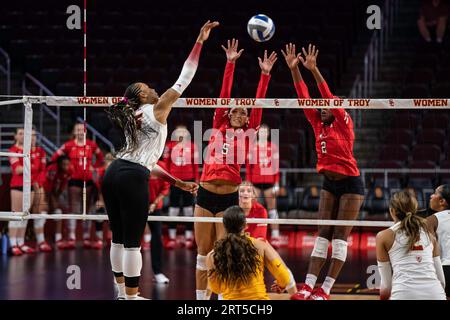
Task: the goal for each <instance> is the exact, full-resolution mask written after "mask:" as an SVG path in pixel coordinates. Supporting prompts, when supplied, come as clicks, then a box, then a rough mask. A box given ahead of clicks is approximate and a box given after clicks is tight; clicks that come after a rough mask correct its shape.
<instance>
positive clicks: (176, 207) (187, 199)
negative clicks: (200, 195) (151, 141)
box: [164, 125, 199, 249]
mask: <svg viewBox="0 0 450 320" xmlns="http://www.w3.org/2000/svg"><path fill="white" fill-rule="evenodd" d="M164 162H165V164H166V167H167V171H168V172H169V173H170V174H171V175H174V176H175V177H178V178H179V179H181V180H184V181H194V182H196V183H198V181H199V171H198V164H199V154H198V148H197V145H196V144H195V143H194V142H192V141H191V134H190V133H189V131H188V130H187V128H186V127H185V126H184V125H178V126H177V127H176V128H175V130H174V132H173V133H172V139H171V141H169V142H168V143H167V144H166V148H165V149H164ZM169 200H170V202H169V203H170V206H169V216H171V217H176V216H178V215H179V214H180V208H182V210H183V215H184V216H186V217H192V216H193V215H194V197H193V196H192V195H191V194H190V193H188V192H185V191H182V190H180V189H178V188H171V189H170V199H169ZM184 227H185V231H184V235H185V243H184V244H185V246H186V247H187V248H189V249H191V248H193V246H194V234H193V232H192V227H193V224H192V223H186V224H185V225H184ZM176 236H177V224H176V223H173V222H172V223H169V241H168V242H167V243H166V247H167V248H169V249H173V248H176V246H177V243H176Z"/></svg>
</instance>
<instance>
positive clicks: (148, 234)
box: [144, 233, 152, 243]
mask: <svg viewBox="0 0 450 320" xmlns="http://www.w3.org/2000/svg"><path fill="white" fill-rule="evenodd" d="M151 240H152V235H151V234H150V233H146V234H144V242H147V243H149V242H150V241H151Z"/></svg>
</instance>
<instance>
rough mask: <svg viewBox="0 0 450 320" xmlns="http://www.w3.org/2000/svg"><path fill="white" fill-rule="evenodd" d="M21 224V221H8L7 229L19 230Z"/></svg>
mask: <svg viewBox="0 0 450 320" xmlns="http://www.w3.org/2000/svg"><path fill="white" fill-rule="evenodd" d="M21 222H22V221H10V222H9V223H8V228H9V229H19V228H20V226H21V224H20V223H21Z"/></svg>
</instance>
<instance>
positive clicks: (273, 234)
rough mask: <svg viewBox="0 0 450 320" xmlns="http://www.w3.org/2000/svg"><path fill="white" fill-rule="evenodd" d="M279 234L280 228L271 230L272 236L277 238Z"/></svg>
mask: <svg viewBox="0 0 450 320" xmlns="http://www.w3.org/2000/svg"><path fill="white" fill-rule="evenodd" d="M279 236H280V230H279V229H276V230H272V238H278V237H279Z"/></svg>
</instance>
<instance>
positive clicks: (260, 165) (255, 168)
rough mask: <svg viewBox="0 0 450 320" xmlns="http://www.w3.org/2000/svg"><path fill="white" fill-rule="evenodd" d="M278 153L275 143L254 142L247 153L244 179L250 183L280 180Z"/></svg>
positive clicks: (272, 182)
mask: <svg viewBox="0 0 450 320" xmlns="http://www.w3.org/2000/svg"><path fill="white" fill-rule="evenodd" d="M279 169H280V154H279V152H278V147H277V145H276V144H274V143H271V142H270V141H267V143H265V144H259V143H254V144H253V145H252V148H251V149H250V150H249V153H248V161H247V165H246V173H245V175H246V178H245V179H246V180H248V181H250V182H251V183H253V184H255V183H269V184H275V183H278V181H280V172H279Z"/></svg>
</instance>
